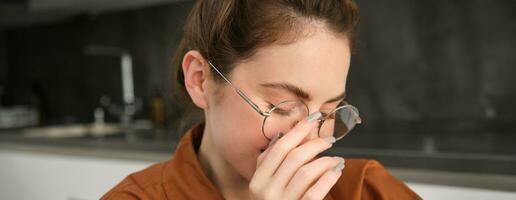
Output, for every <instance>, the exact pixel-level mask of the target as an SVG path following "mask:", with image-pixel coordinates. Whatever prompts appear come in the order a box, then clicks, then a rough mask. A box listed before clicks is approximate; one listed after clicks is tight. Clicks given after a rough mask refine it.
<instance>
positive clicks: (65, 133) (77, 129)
mask: <svg viewBox="0 0 516 200" xmlns="http://www.w3.org/2000/svg"><path fill="white" fill-rule="evenodd" d="M121 132H123V129H122V127H121V126H120V125H119V124H111V123H106V124H70V125H56V126H45V127H34V128H26V129H23V130H22V131H21V133H22V135H23V136H25V137H30V138H77V137H84V136H96V137H102V136H106V135H113V134H117V133H121Z"/></svg>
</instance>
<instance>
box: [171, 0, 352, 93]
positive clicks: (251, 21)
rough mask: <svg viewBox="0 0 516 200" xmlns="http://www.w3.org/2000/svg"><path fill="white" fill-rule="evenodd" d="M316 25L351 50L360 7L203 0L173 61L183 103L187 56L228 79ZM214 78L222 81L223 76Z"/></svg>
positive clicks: (341, 1)
mask: <svg viewBox="0 0 516 200" xmlns="http://www.w3.org/2000/svg"><path fill="white" fill-rule="evenodd" d="M311 22H317V23H319V24H323V25H324V27H325V28H326V29H327V30H329V31H330V32H332V33H334V34H336V35H341V36H344V37H347V38H348V39H349V41H350V45H351V44H352V43H353V32H354V30H355V28H356V25H357V22H358V10H357V6H356V4H355V3H354V2H352V1H351V0H198V1H197V2H196V3H195V5H194V6H193V8H192V10H191V12H190V14H189V16H188V18H187V21H186V23H185V26H184V32H183V38H182V39H181V41H180V43H179V46H178V49H177V50H176V52H175V55H174V57H173V61H172V73H176V74H172V75H173V77H174V76H175V77H176V81H177V83H178V84H177V86H179V88H177V90H179V92H180V93H181V94H179V96H182V97H180V98H184V97H186V96H187V93H186V89H185V85H184V76H183V69H182V61H183V57H184V55H185V54H186V53H187V52H188V51H190V50H197V51H199V52H200V53H201V55H202V56H203V57H204V59H206V60H209V61H210V62H212V63H213V64H215V65H216V66H217V67H219V70H221V71H223V72H225V73H226V74H228V75H229V74H230V73H231V71H232V70H233V68H234V66H235V63H237V62H238V61H242V60H245V59H246V58H249V57H251V56H252V55H253V54H254V53H255V52H256V51H257V49H258V48H260V47H264V46H267V45H271V44H273V43H280V44H282V43H285V44H286V43H290V42H293V41H295V40H296V39H297V38H299V37H300V36H302V35H303V33H305V34H306V33H307V30H309V29H310V27H309V26H307V25H309V24H310V23H311ZM210 70H211V69H210ZM211 74H212V76H213V75H214V74H215V73H211ZM211 78H213V80H214V81H215V82H217V83H220V81H222V79H221V78H220V77H219V76H213V77H211ZM176 97H177V96H176ZM183 100H184V99H183Z"/></svg>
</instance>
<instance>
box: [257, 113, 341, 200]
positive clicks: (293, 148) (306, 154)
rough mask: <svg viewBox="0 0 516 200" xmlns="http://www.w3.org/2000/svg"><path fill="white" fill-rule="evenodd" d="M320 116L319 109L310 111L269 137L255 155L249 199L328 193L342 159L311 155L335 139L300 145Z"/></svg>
mask: <svg viewBox="0 0 516 200" xmlns="http://www.w3.org/2000/svg"><path fill="white" fill-rule="evenodd" d="M320 116H321V113H320V112H317V113H313V114H311V115H310V116H308V117H307V119H305V120H301V121H300V122H299V123H298V124H296V126H295V127H294V128H292V129H291V130H290V131H289V132H288V133H287V134H285V135H284V136H283V137H281V134H280V135H278V136H276V137H275V138H274V139H272V140H271V144H269V147H268V148H267V149H266V150H265V151H264V152H263V153H261V154H260V156H258V159H257V166H256V171H255V173H254V175H253V177H252V178H251V181H250V183H249V190H250V193H251V194H250V195H251V198H252V199H260V200H261V199H263V200H269V199H323V198H324V197H325V196H326V195H327V194H328V192H329V191H330V189H331V188H332V187H333V185H335V183H336V182H337V180H338V179H339V177H340V175H341V171H342V169H343V168H344V159H343V158H340V157H321V158H317V159H314V158H315V156H317V155H318V154H319V153H321V152H323V151H325V150H327V149H329V148H330V147H331V146H332V145H333V143H334V142H335V138H334V137H328V138H317V139H313V140H311V141H308V142H305V143H304V144H302V145H300V143H301V142H302V140H303V139H304V138H305V137H306V136H307V135H308V134H310V132H312V131H313V130H314V129H316V128H317V125H318V123H317V119H318V118H319V117H320ZM279 137H281V138H280V139H278V138H279Z"/></svg>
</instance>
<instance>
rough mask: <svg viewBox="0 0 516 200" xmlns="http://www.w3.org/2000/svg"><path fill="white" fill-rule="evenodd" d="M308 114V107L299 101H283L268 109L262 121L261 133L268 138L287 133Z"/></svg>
mask: <svg viewBox="0 0 516 200" xmlns="http://www.w3.org/2000/svg"><path fill="white" fill-rule="evenodd" d="M306 116H308V108H307V107H306V105H305V104H304V103H302V102H300V101H285V102H282V103H280V104H278V105H276V106H275V107H274V108H272V109H271V111H270V116H269V117H267V118H266V119H265V121H264V123H263V133H264V134H265V136H266V137H267V138H269V139H271V138H273V137H274V136H276V135H277V134H278V133H280V132H281V133H287V132H288V131H289V130H290V129H292V127H294V126H295V125H296V124H297V123H298V122H299V121H300V120H303V119H304V118H305V117H306Z"/></svg>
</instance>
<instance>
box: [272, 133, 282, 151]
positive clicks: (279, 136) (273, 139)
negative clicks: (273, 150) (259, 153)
mask: <svg viewBox="0 0 516 200" xmlns="http://www.w3.org/2000/svg"><path fill="white" fill-rule="evenodd" d="M282 136H283V133H281V132H280V133H279V134H278V135H276V136H274V137H273V138H272V140H271V141H270V142H269V147H270V146H272V145H273V144H274V143H276V141H278V140H279V139H280V138H281V137H282Z"/></svg>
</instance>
